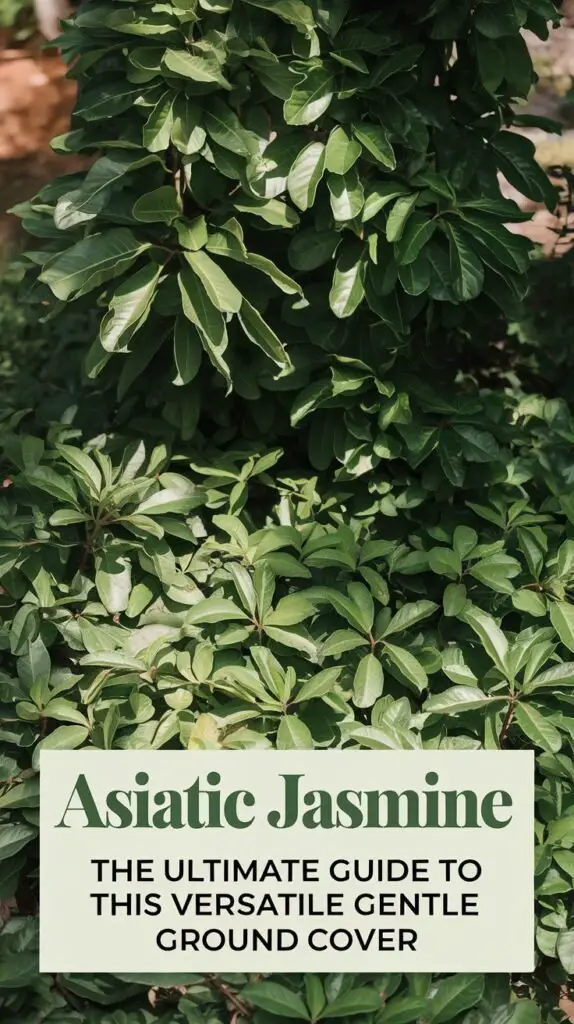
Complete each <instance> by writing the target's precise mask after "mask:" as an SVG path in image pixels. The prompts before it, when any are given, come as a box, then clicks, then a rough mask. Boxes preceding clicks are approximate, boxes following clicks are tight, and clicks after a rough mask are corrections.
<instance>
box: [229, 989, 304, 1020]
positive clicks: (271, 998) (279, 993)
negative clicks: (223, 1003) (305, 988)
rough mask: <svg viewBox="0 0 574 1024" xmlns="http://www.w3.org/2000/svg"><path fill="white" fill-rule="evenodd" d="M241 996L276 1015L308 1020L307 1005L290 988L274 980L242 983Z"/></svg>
mask: <svg viewBox="0 0 574 1024" xmlns="http://www.w3.org/2000/svg"><path fill="white" fill-rule="evenodd" d="M241 997H242V999H244V1000H245V1001H246V1002H247V1003H251V1004H252V1005H253V1006H258V1007H259V1008H260V1009H261V1010H266V1011H267V1013H272V1014H275V1016H276V1017H295V1018H296V1019H297V1020H309V1014H308V1012H307V1007H306V1006H305V1003H304V1002H303V1000H302V999H301V996H298V995H297V993H296V992H293V991H292V990H291V989H290V988H285V986H284V985H278V984H277V983H276V982H274V981H259V982H252V983H250V984H247V985H244V987H243V988H242V989H241Z"/></svg>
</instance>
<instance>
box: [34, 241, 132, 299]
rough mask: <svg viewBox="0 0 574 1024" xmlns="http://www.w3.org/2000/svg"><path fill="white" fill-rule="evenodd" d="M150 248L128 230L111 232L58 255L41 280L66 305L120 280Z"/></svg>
mask: <svg viewBox="0 0 574 1024" xmlns="http://www.w3.org/2000/svg"><path fill="white" fill-rule="evenodd" d="M149 248H150V243H149V242H142V241H140V240H138V239H137V238H136V237H135V235H134V234H133V233H132V232H131V231H129V230H128V228H111V229H110V230H108V231H103V232H100V233H98V234H93V235H88V236H87V238H83V239H82V240H81V241H79V242H76V244H75V245H72V246H70V248H69V249H66V250H65V251H64V252H62V253H58V255H56V256H54V257H53V258H52V259H51V260H49V261H48V263H47V264H46V266H45V269H44V270H43V271H42V272H41V274H40V275H39V280H40V281H43V282H44V283H45V284H47V285H48V286H49V288H51V290H52V291H53V293H54V295H55V296H56V298H58V299H62V300H64V301H65V300H66V299H70V298H74V297H76V296H78V295H85V294H86V293H87V292H89V291H91V290H92V289H93V288H96V287H97V286H98V285H101V284H103V283H104V282H105V281H109V280H110V279H111V278H113V277H118V276H119V275H120V274H122V273H123V272H124V270H126V269H127V268H128V267H129V266H130V265H131V264H132V263H133V262H134V260H135V259H136V258H137V257H138V256H139V255H141V253H142V252H144V251H145V250H146V249H149Z"/></svg>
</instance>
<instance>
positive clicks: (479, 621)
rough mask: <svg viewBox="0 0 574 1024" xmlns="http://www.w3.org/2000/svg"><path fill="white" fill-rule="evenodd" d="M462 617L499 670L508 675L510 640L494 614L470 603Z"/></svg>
mask: <svg viewBox="0 0 574 1024" xmlns="http://www.w3.org/2000/svg"><path fill="white" fill-rule="evenodd" d="M460 617H461V619H462V620H463V622H467V623H468V625H469V626H470V627H471V629H473V630H474V632H475V633H476V634H477V636H478V637H479V638H480V640H481V642H482V644H483V646H484V649H485V651H486V653H487V654H488V656H489V658H491V659H492V661H493V662H494V664H495V665H496V667H497V669H498V670H499V672H501V673H502V675H503V676H506V674H507V672H508V664H507V658H508V640H507V639H506V636H505V635H504V633H503V632H502V630H501V628H500V626H498V625H497V623H496V621H495V620H494V619H493V617H492V615H489V614H488V612H484V611H482V609H480V608H477V607H476V605H470V606H469V607H466V608H465V609H464V610H463V611H462V612H461V616H460Z"/></svg>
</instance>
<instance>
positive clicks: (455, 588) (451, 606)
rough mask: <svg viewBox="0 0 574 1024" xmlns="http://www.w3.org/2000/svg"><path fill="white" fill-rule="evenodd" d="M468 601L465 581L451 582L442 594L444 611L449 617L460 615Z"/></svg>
mask: <svg viewBox="0 0 574 1024" xmlns="http://www.w3.org/2000/svg"><path fill="white" fill-rule="evenodd" d="M466 602H467V594H466V587H465V586H464V584H463V583H449V585H448V587H446V588H445V591H444V594H443V595H442V605H443V611H444V614H445V615H446V616H448V617H449V618H453V617H456V616H457V615H460V613H461V612H462V610H463V608H464V606H465V605H466Z"/></svg>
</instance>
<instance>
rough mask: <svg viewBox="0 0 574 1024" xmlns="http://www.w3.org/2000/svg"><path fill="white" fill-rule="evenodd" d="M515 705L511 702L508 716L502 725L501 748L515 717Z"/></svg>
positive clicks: (499, 738) (507, 711)
mask: <svg viewBox="0 0 574 1024" xmlns="http://www.w3.org/2000/svg"><path fill="white" fill-rule="evenodd" d="M514 704H515V702H514V700H510V701H509V702H508V707H507V709H506V714H505V716H504V721H503V723H502V729H501V730H500V736H499V737H498V742H499V744H500V746H501V747H502V746H503V745H504V741H505V739H506V734H507V732H508V730H509V729H510V725H511V722H512V718H513V716H514Z"/></svg>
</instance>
